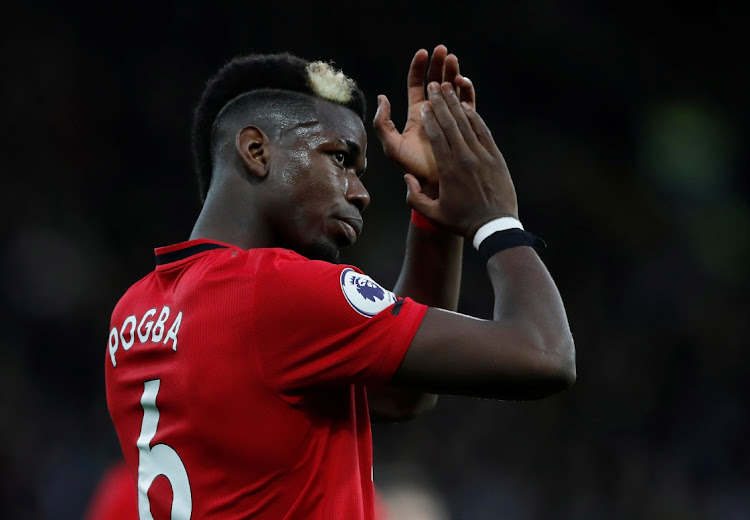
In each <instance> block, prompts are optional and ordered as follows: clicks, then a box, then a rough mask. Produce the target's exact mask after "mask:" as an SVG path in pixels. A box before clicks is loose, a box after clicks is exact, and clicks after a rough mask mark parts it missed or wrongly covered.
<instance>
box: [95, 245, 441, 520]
mask: <svg viewBox="0 0 750 520" xmlns="http://www.w3.org/2000/svg"><path fill="white" fill-rule="evenodd" d="M196 246H198V247H221V248H220V249H212V250H209V251H203V252H195V253H194V254H191V255H190V256H187V254H188V253H189V252H191V251H195V248H196ZM181 252H184V253H185V256H186V257H185V258H179V256H180V254H181ZM156 253H157V255H158V257H159V258H161V259H162V261H164V260H166V259H168V260H169V263H166V264H163V265H159V266H158V267H157V268H156V270H155V271H154V272H153V273H151V274H149V275H148V276H146V277H145V278H143V279H142V280H141V281H139V282H137V283H136V284H134V285H133V286H132V287H131V288H130V289H129V290H128V292H127V293H126V294H125V295H124V296H123V298H122V299H121V300H120V302H119V303H118V304H117V306H116V307H115V310H114V312H113V314H112V324H111V325H112V329H111V333H110V337H109V345H108V349H107V353H106V356H105V378H106V387H107V403H108V406H109V410H110V414H111V416H112V419H113V421H114V424H115V427H116V429H117V433H118V436H119V438H120V443H121V446H122V449H123V453H124V455H125V460H126V462H127V466H128V470H129V472H130V475H131V479H132V480H133V481H135V480H136V479H137V475H138V468H139V460H140V462H141V464H142V466H141V467H142V470H144V472H145V473H146V474H147V473H148V472H149V471H151V472H152V473H153V474H154V475H156V474H159V471H161V468H160V464H161V465H166V466H168V469H169V470H168V471H167V473H169V475H167V477H164V476H161V477H157V478H156V479H155V480H154V481H153V483H152V484H151V485H150V486H148V485H147V487H148V499H149V502H150V506H151V511H152V512H153V513H155V514H154V518H155V520H161V518H160V517H159V516H157V515H156V513H157V512H163V515H168V513H169V511H170V510H171V508H172V507H180V505H179V504H186V503H188V502H189V503H191V504H192V517H191V518H192V519H193V520H199V519H202V518H223V519H230V520H231V519H234V518H247V517H249V516H252V518H258V519H297V518H299V519H302V518H304V519H317V518H321V519H323V518H326V519H328V518H347V519H353V520H357V519H362V520H371V519H373V518H374V515H375V513H374V507H375V506H374V488H373V483H372V477H371V475H372V439H371V434H370V422H369V416H368V410H367V399H366V393H365V386H366V385H382V384H385V383H387V382H388V381H389V380H390V379H391V377H392V376H393V374H394V372H395V371H396V369H397V368H398V365H399V364H400V362H401V359H402V358H403V356H404V354H405V353H406V350H407V348H408V346H409V343H410V342H411V340H412V338H413V336H414V334H415V333H416V330H417V327H418V326H419V323H420V322H421V320H422V317H423V316H424V312H425V310H426V307H425V306H423V305H420V304H418V303H416V302H414V301H412V300H410V299H408V298H407V299H405V300H402V301H399V302H398V303H397V304H396V306H397V308H395V307H396V306H394V305H391V306H390V307H387V308H385V309H384V310H382V311H381V312H379V313H376V314H374V316H372V317H368V316H367V315H366V314H367V312H366V311H367V309H368V308H369V307H366V305H362V302H365V304H367V305H369V303H370V300H367V301H365V300H361V301H359V300H354V303H350V302H352V301H353V300H352V298H351V296H352V294H353V295H355V296H357V294H359V293H356V292H352V291H354V289H352V287H355V286H353V285H350V286H346V287H345V285H344V282H343V279H344V276H343V274H346V275H347V276H350V278H348V280H349V282H347V283H352V284H353V283H354V282H353V281H351V280H352V279H354V280H357V281H358V282H359V283H363V284H364V283H366V280H365V277H363V276H361V275H359V273H361V272H360V271H359V270H357V269H356V268H352V267H351V266H342V265H333V264H329V263H326V262H319V261H311V260H308V259H306V258H304V257H302V256H300V255H298V254H296V253H293V252H290V251H287V250H283V249H255V250H249V251H243V250H241V249H238V248H236V247H233V246H227V245H225V244H218V243H214V242H211V241H206V240H200V241H191V242H186V243H183V244H178V245H176V246H170V247H169V248H162V249H158V250H157V251H156ZM165 255H167V256H165ZM175 255H177V257H175ZM368 287H370V288H372V287H373V286H372V285H369V286H368ZM347 294H348V295H349V297H347ZM378 296H379V295H378ZM357 297H359V296H357ZM370 299H372V300H373V301H375V302H376V303H377V302H379V301H385V300H384V299H383V298H380V299H379V300H378V299H376V298H375V297H371V298H370ZM357 308H359V310H357ZM363 312H364V314H363ZM147 382H148V383H147ZM148 395H150V396H151V397H150V398H149V397H147V396H148ZM149 399H153V401H149ZM142 402H143V404H142ZM149 425H150V426H149ZM150 428H153V429H150ZM148 432H151V433H148ZM149 435H151V436H150V437H149ZM139 436H140V437H141V438H142V441H143V439H146V441H148V442H145V441H143V442H141V448H140V449H139V447H138V446H137V445H136V441H137V440H138V439H139ZM159 451H161V452H169V453H166V454H165V453H161V454H160V455H159V456H158V457H157V455H156V454H157V452H159ZM172 453H174V455H172ZM159 457H161V458H159ZM157 459H158V460H157ZM149 460H151V461H152V463H153V467H151V466H148V464H147V461H149ZM144 461H146V462H144ZM153 461H156V462H153ZM166 466H165V467H166ZM181 468H184V469H181ZM157 470H158V471H157ZM181 472H182V474H185V475H186V476H187V478H186V481H185V482H186V483H187V484H185V486H183V485H182V484H180V483H179V478H180V477H179V475H180V474H181ZM170 475H171V476H170ZM175 475H176V476H175ZM188 489H189V491H187V490H188ZM173 493H174V500H175V502H174V504H173V502H172V497H173ZM188 495H189V496H190V500H188V501H186V500H185V498H186V496H188Z"/></svg>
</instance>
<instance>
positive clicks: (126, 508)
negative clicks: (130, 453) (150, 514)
mask: <svg viewBox="0 0 750 520" xmlns="http://www.w3.org/2000/svg"><path fill="white" fill-rule="evenodd" d="M137 518H138V503H137V500H136V492H135V483H134V481H133V478H132V477H131V476H130V473H129V472H128V469H127V467H126V466H125V463H118V464H115V465H113V466H112V467H110V468H109V469H108V470H107V472H106V473H105V474H104V476H103V477H102V479H101V481H100V482H99V485H98V486H97V487H96V490H94V494H93V496H92V497H91V500H90V501H89V506H88V509H87V510H86V515H85V516H84V520H136V519H137Z"/></svg>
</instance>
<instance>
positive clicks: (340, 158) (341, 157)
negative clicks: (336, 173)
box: [333, 152, 348, 164]
mask: <svg viewBox="0 0 750 520" xmlns="http://www.w3.org/2000/svg"><path fill="white" fill-rule="evenodd" d="M347 157H348V156H347V154H346V152H333V158H334V160H335V161H336V162H337V163H339V164H345V163H346V159H347Z"/></svg>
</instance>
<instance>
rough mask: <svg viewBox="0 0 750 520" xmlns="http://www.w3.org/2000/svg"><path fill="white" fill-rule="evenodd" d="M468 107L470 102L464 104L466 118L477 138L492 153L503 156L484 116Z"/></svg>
mask: <svg viewBox="0 0 750 520" xmlns="http://www.w3.org/2000/svg"><path fill="white" fill-rule="evenodd" d="M467 107H468V104H467V105H462V108H463V111H464V113H465V114H466V118H467V119H468V120H469V123H470V124H471V127H472V129H473V130H474V134H476V136H477V140H478V141H479V142H480V143H481V145H482V146H483V147H484V149H485V150H487V151H488V152H490V153H491V154H492V155H494V156H496V157H502V155H503V154H502V153H501V152H500V149H499V148H498V147H497V144H496V143H495V139H494V138H493V137H492V132H490V129H489V128H488V127H487V125H486V124H485V122H484V120H483V119H482V117H481V116H480V115H479V114H478V113H477V112H476V111H475V110H472V109H471V108H467Z"/></svg>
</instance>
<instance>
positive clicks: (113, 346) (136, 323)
mask: <svg viewBox="0 0 750 520" xmlns="http://www.w3.org/2000/svg"><path fill="white" fill-rule="evenodd" d="M169 315H170V311H169V306H167V305H165V306H164V307H162V308H161V312H159V315H158V317H157V318H156V320H154V319H153V318H154V316H156V308H153V309H149V310H147V311H146V312H145V313H144V314H143V316H141V317H140V319H138V316H136V315H135V314H131V315H130V316H128V317H127V318H125V320H124V321H123V322H122V325H120V328H119V330H118V328H117V327H113V328H112V330H111V331H110V332H109V341H108V344H109V357H110V359H111V360H112V366H113V367H116V366H117V360H116V359H115V354H116V353H117V349H118V348H120V347H122V348H123V350H130V347H132V346H133V344H134V343H135V340H136V339H138V342H139V343H141V344H144V343H148V342H151V343H163V344H164V345H167V344H168V343H169V341H170V340H171V341H172V350H174V351H176V350H177V333H178V332H179V331H180V323H182V311H179V312H178V313H177V316H175V317H174V319H173V320H171V322H170V326H169V328H168V329H167V320H169ZM165 331H166V333H165Z"/></svg>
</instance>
